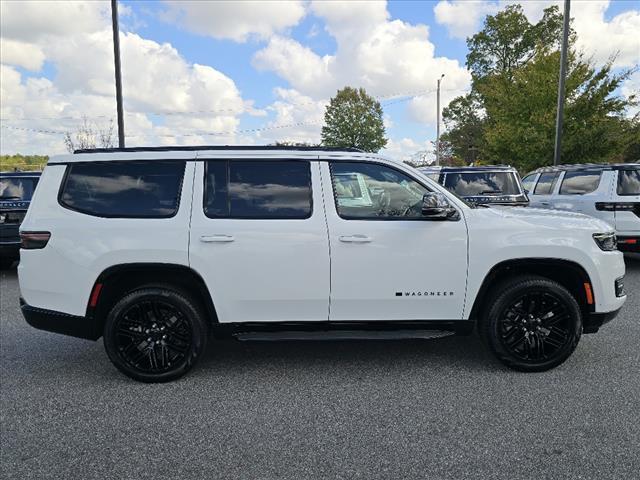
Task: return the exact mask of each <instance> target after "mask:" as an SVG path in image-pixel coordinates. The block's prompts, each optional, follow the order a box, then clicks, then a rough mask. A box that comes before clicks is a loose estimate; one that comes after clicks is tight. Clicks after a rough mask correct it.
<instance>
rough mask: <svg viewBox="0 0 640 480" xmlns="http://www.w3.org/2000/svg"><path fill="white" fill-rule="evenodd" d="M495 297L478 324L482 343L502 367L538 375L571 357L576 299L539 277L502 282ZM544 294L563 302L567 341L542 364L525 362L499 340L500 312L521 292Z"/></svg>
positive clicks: (577, 332)
mask: <svg viewBox="0 0 640 480" xmlns="http://www.w3.org/2000/svg"><path fill="white" fill-rule="evenodd" d="M496 292H497V293H496V294H495V295H494V296H493V297H492V299H491V301H490V302H489V304H488V308H487V309H486V311H485V315H484V318H483V325H482V333H483V337H484V338H485V341H486V342H487V343H488V345H489V347H490V348H491V350H492V351H493V353H494V354H495V355H496V357H497V358H498V359H499V360H500V361H501V362H502V363H504V364H505V365H507V366H508V367H510V368H513V369H515V370H520V371H526V372H542V371H546V370H549V369H552V368H554V367H556V366H558V365H560V364H561V363H563V362H564V361H565V360H566V359H567V358H569V357H570V356H571V354H572V353H573V351H574V350H575V348H576V346H577V345H578V342H579V340H580V336H581V334H582V312H581V310H580V306H579V305H578V302H577V301H576V299H575V298H574V297H573V295H571V293H570V292H569V291H568V290H567V289H566V288H565V287H563V286H562V285H560V284H559V283H557V282H554V281H552V280H548V279H546V278H543V277H520V278H514V279H513V280H512V281H510V282H505V283H503V284H502V285H501V286H500V287H499V288H496ZM525 292H526V293H532V292H546V293H552V294H553V295H555V296H556V297H558V298H559V300H560V301H562V302H563V304H564V306H565V307H566V308H567V310H568V312H569V314H570V321H569V325H568V326H569V340H568V341H567V342H566V344H565V345H564V346H563V347H562V348H561V349H560V350H558V351H557V352H555V353H554V354H553V356H551V357H550V358H549V359H548V360H546V361H543V362H527V361H525V360H522V359H520V358H518V357H516V356H515V355H513V354H512V353H511V352H510V351H509V350H508V349H507V348H506V347H505V346H504V344H503V342H502V340H501V332H500V327H501V325H500V324H501V320H502V319H501V318H500V315H501V313H502V312H503V311H504V310H505V308H506V307H507V306H509V305H510V304H512V303H513V302H514V301H515V300H516V299H517V298H518V297H519V296H521V295H522V294H523V293H525Z"/></svg>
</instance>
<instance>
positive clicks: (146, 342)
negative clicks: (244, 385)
mask: <svg viewBox="0 0 640 480" xmlns="http://www.w3.org/2000/svg"><path fill="white" fill-rule="evenodd" d="M207 337H208V334H207V324H206V322H205V317H204V314H203V312H202V308H201V307H200V306H199V304H198V303H197V302H195V301H194V300H193V299H192V298H190V297H189V296H188V295H186V294H183V293H181V292H178V291H174V290H172V289H170V288H163V287H143V288H140V289H138V290H135V291H133V292H131V293H128V294H127V295H125V296H124V297H123V298H122V299H120V301H118V302H117V303H116V304H115V306H114V307H113V308H112V309H111V311H110V312H109V315H108V316H107V320H106V322H105V326H104V346H105V349H106V351H107V354H108V355H109V358H110V360H111V361H112V362H113V364H114V365H115V366H116V367H117V368H118V370H120V371H121V372H123V373H124V374H125V375H127V376H129V377H131V378H133V379H135V380H139V381H142V382H167V381H170V380H175V379H177V378H179V377H181V376H182V375H184V374H185V373H187V372H188V371H189V370H190V369H191V368H192V367H193V365H194V364H195V363H196V361H197V360H198V359H199V358H200V357H201V356H202V354H203V353H204V350H205V347H206V342H207Z"/></svg>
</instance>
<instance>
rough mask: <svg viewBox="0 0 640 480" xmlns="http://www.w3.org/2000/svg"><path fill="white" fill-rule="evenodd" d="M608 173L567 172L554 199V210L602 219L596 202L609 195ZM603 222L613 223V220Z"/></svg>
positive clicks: (599, 171) (593, 171)
mask: <svg viewBox="0 0 640 480" xmlns="http://www.w3.org/2000/svg"><path fill="white" fill-rule="evenodd" d="M608 173H609V172H603V171H602V170H576V171H566V172H565V173H564V176H563V177H562V179H561V181H560V188H559V189H558V194H557V195H555V196H554V197H553V203H554V208H556V209H558V210H566V211H569V212H576V213H584V214H585V215H590V216H595V217H600V218H602V215H599V214H598V211H597V210H596V202H597V200H598V199H599V198H603V197H606V196H607V195H608V192H609V188H610V181H608V180H609V179H610V177H609V175H608ZM603 220H605V221H608V222H610V223H612V220H613V218H603Z"/></svg>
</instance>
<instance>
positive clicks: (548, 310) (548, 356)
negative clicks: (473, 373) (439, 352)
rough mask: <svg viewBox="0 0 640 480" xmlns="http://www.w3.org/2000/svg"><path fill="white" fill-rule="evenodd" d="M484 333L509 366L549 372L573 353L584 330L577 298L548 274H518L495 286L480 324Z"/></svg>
mask: <svg viewBox="0 0 640 480" xmlns="http://www.w3.org/2000/svg"><path fill="white" fill-rule="evenodd" d="M479 331H480V335H481V336H482V337H483V339H484V340H485V342H486V343H487V344H488V345H489V348H490V349H491V351H492V352H493V354H494V355H495V356H496V357H497V358H498V359H499V360H500V361H501V362H502V363H503V364H505V365H506V366H508V367H510V368H512V369H514V370H519V371H522V372H542V371H546V370H550V369H552V368H554V367H556V366H558V365H560V364H561V363H563V362H564V361H565V360H566V359H567V358H569V357H570V356H571V354H572V353H573V351H574V350H575V349H576V346H577V345H578V342H579V341H580V335H581V334H582V312H581V310H580V306H579V305H578V302H577V301H576V299H575V298H574V296H573V295H572V294H571V293H570V292H569V291H568V290H567V289H566V288H565V287H563V286H562V285H560V284H559V283H557V282H554V281H553V280H549V279H547V278H544V277H539V276H533V275H527V276H519V277H513V278H511V279H509V280H507V281H505V282H503V283H501V284H499V285H498V286H496V287H495V288H494V289H493V291H492V293H491V294H490V296H489V300H488V302H487V304H486V307H485V309H484V312H483V315H482V318H481V320H480V325H479Z"/></svg>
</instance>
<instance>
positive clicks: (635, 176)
mask: <svg viewBox="0 0 640 480" xmlns="http://www.w3.org/2000/svg"><path fill="white" fill-rule="evenodd" d="M618 195H640V168H638V169H633V170H620V171H618Z"/></svg>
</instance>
